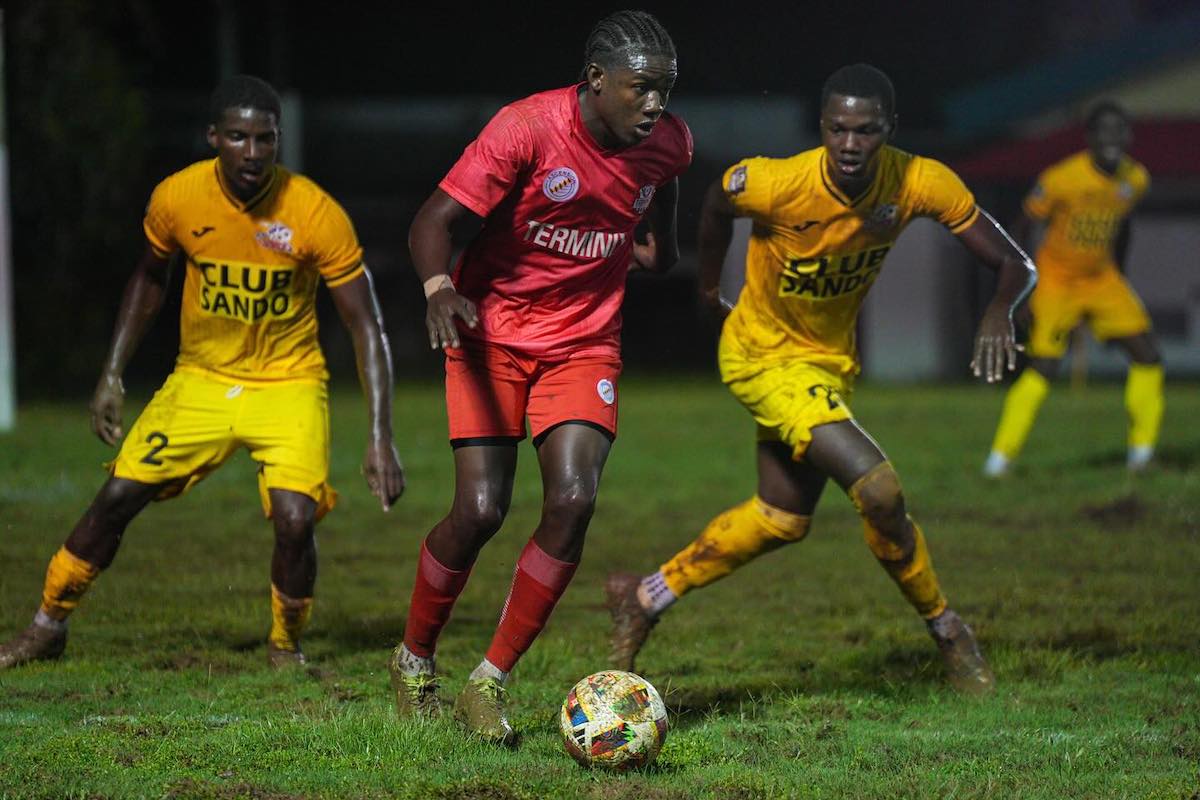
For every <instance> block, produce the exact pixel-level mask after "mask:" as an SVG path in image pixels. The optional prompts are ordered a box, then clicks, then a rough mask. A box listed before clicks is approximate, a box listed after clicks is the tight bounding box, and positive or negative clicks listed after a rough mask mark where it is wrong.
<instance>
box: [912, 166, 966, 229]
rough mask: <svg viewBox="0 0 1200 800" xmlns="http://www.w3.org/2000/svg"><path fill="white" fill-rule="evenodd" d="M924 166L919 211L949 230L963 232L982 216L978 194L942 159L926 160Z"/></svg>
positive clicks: (918, 191) (918, 192) (919, 188)
mask: <svg viewBox="0 0 1200 800" xmlns="http://www.w3.org/2000/svg"><path fill="white" fill-rule="evenodd" d="M923 161H924V165H923V166H924V169H922V170H921V180H920V184H919V185H918V187H917V208H916V212H917V213H918V214H920V215H921V216H925V217H932V218H933V219H936V220H937V221H938V222H940V223H942V224H943V225H945V226H946V227H947V228H949V229H950V232H951V233H962V232H963V231H965V230H966V229H967V228H969V227H971V225H972V224H973V223H974V222H975V220H977V219H978V218H979V208H978V207H977V206H976V205H975V195H973V194H971V190H970V189H968V188H967V185H966V184H965V183H963V182H962V178H960V177H958V175H957V174H955V172H954V171H953V170H952V169H950V168H949V167H947V166H946V165H945V164H943V163H942V162H940V161H935V160H933V159H923Z"/></svg>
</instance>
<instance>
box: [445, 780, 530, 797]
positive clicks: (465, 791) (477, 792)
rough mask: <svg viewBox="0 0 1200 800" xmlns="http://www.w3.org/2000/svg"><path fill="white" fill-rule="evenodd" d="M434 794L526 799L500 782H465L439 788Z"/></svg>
mask: <svg viewBox="0 0 1200 800" xmlns="http://www.w3.org/2000/svg"><path fill="white" fill-rule="evenodd" d="M432 796H433V797H436V798H437V800H524V797H525V795H519V794H517V793H516V792H514V791H513V790H512V789H510V788H508V787H507V786H504V785H503V784H499V783H465V784H461V785H459V786H451V787H448V788H442V789H438V790H436V791H435V792H434V794H433V795H432Z"/></svg>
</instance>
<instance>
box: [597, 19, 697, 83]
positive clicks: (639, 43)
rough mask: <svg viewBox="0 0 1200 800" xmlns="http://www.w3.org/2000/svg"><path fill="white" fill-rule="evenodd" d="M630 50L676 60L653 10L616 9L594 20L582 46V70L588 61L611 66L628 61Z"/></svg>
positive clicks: (631, 53)
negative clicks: (594, 24) (650, 11)
mask: <svg viewBox="0 0 1200 800" xmlns="http://www.w3.org/2000/svg"><path fill="white" fill-rule="evenodd" d="M633 54H643V55H656V56H664V57H666V58H669V59H670V60H672V61H674V60H675V43H674V42H673V41H671V34H669V33H667V29H666V28H664V27H663V26H662V23H661V22H659V21H658V20H657V19H655V18H654V15H653V14H649V13H647V12H645V11H617V12H614V13H612V14H609V15H608V16H607V17H605V18H604V19H602V20H600V21H599V22H597V23H596V27H594V28H592V32H591V33H590V34H588V38H587V44H586V45H585V46H584V48H583V74H584V76H585V77H586V75H587V68H588V65H590V64H599V65H600V66H602V67H612V66H616V65H620V64H624V63H627V62H628V61H629V57H630V56H631V55H633Z"/></svg>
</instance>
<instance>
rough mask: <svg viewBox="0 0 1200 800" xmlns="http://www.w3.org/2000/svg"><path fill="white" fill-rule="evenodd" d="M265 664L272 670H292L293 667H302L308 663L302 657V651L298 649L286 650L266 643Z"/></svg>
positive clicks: (269, 642)
mask: <svg viewBox="0 0 1200 800" xmlns="http://www.w3.org/2000/svg"><path fill="white" fill-rule="evenodd" d="M267 663H268V664H269V665H271V667H273V668H274V669H292V668H293V667H303V666H304V665H305V664H307V663H308V659H306V658H305V657H304V651H303V650H301V649H300V648H299V647H297V648H296V649H295V650H288V649H287V648H284V647H280V646H279V645H277V644H275V643H274V642H271V641H268V642H267Z"/></svg>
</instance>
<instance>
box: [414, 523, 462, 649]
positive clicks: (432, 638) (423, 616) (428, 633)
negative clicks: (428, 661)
mask: <svg viewBox="0 0 1200 800" xmlns="http://www.w3.org/2000/svg"><path fill="white" fill-rule="evenodd" d="M470 575H471V570H470V569H469V568H468V569H463V570H454V569H449V568H448V567H446V566H444V565H443V564H441V562H439V561H438V560H437V559H436V558H434V557H433V555H432V554H431V553H430V552H429V549H428V548H427V547H426V546H425V543H424V542H422V543H421V558H420V560H419V561H418V562H417V579H416V581H415V582H414V583H413V593H412V601H411V602H410V603H409V606H408V621H407V623H406V624H405V627H404V646H405V647H407V648H408V649H409V651H410V652H411V653H412V654H413V655H416V656H420V657H421V658H430V657H432V656H433V649H434V647H435V646H436V645H437V639H438V634H440V633H441V632H442V628H444V627H445V626H446V621H447V620H449V619H450V611H451V610H452V609H453V608H454V601H455V600H457V599H458V596H459V595H460V594H461V593H462V590H463V587H464V586H466V585H467V578H468V577H470Z"/></svg>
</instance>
